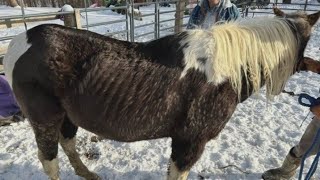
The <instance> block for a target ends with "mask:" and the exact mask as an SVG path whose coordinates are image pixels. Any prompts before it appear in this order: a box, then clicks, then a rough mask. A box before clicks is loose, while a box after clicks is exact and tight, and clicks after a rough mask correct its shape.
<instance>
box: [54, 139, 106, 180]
mask: <svg viewBox="0 0 320 180" xmlns="http://www.w3.org/2000/svg"><path fill="white" fill-rule="evenodd" d="M60 144H61V146H62V148H63V150H64V152H65V153H66V155H67V156H68V158H69V161H70V163H71V165H72V167H73V168H74V170H75V172H76V174H77V175H79V176H82V177H84V178H86V179H92V180H93V179H100V177H99V176H98V175H97V174H95V173H93V172H90V171H89V170H88V168H87V167H86V166H85V165H84V164H83V162H82V161H81V159H80V157H79V154H78V153H77V151H76V138H75V137H74V138H72V139H65V138H63V136H62V135H61V136H60Z"/></svg>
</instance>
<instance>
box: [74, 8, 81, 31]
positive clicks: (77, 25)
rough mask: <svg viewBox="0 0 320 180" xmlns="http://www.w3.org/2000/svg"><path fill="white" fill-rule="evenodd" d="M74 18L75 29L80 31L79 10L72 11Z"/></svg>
mask: <svg viewBox="0 0 320 180" xmlns="http://www.w3.org/2000/svg"><path fill="white" fill-rule="evenodd" d="M74 17H75V21H76V28H77V29H82V25H81V15H80V10H79V9H75V10H74Z"/></svg>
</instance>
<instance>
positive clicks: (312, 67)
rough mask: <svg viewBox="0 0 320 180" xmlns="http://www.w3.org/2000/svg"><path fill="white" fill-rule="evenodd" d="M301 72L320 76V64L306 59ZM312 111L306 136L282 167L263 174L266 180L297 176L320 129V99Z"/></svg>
mask: <svg viewBox="0 0 320 180" xmlns="http://www.w3.org/2000/svg"><path fill="white" fill-rule="evenodd" d="M299 70H300V71H311V72H314V73H318V74H320V62H319V61H316V60H313V59H311V58H309V57H305V58H304V59H303V61H302V63H301V64H300V67H299ZM310 111H311V112H312V113H313V115H314V117H313V118H312V121H311V122H310V124H309V125H308V126H307V128H306V130H305V131H304V134H303V135H302V137H301V139H300V141H299V143H298V144H297V145H296V146H294V147H292V148H291V149H290V150H289V152H288V154H287V156H286V157H285V159H284V161H283V163H282V166H281V167H279V168H275V169H270V170H268V171H266V172H264V173H263V174H262V179H264V180H284V179H291V178H292V177H293V176H294V175H295V174H296V170H297V169H298V167H299V166H300V164H301V161H302V157H303V156H304V155H305V154H306V153H307V151H308V150H309V149H310V148H311V146H312V144H313V142H314V140H315V138H316V136H317V132H318V130H319V129H320V98H318V99H317V100H316V102H315V103H314V105H311V107H310ZM319 145H320V141H319V140H318V141H315V144H314V146H313V148H312V149H311V151H310V152H309V153H308V155H307V156H306V158H308V157H310V156H313V155H316V154H317V153H318V152H319V150H320V146H319Z"/></svg>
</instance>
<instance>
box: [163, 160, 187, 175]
mask: <svg viewBox="0 0 320 180" xmlns="http://www.w3.org/2000/svg"><path fill="white" fill-rule="evenodd" d="M169 164H170V168H169V174H168V178H167V179H168V180H186V179H187V177H188V174H189V171H179V170H178V168H177V166H176V163H174V162H173V161H172V159H170V162H169Z"/></svg>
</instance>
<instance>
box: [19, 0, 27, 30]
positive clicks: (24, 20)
mask: <svg viewBox="0 0 320 180" xmlns="http://www.w3.org/2000/svg"><path fill="white" fill-rule="evenodd" d="M20 4H21V6H20V7H21V13H22V18H23V24H24V28H25V29H26V31H27V30H28V27H27V23H26V17H25V15H26V14H25V12H24V1H23V0H21V1H20Z"/></svg>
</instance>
